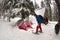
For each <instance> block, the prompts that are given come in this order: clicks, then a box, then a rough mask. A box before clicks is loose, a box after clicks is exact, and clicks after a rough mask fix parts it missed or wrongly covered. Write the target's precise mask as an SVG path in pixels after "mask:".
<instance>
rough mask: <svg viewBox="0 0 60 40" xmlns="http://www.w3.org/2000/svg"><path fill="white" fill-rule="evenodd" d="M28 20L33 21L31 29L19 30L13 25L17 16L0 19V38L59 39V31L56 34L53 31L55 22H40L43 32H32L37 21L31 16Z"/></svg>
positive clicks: (19, 39)
mask: <svg viewBox="0 0 60 40" xmlns="http://www.w3.org/2000/svg"><path fill="white" fill-rule="evenodd" d="M31 17H32V18H30V20H32V22H33V23H34V24H33V25H32V27H33V29H29V30H28V31H25V30H20V29H18V27H17V26H15V23H16V21H17V20H18V19H19V18H15V19H12V20H11V22H7V21H2V20H0V40H60V33H59V34H58V35H56V34H55V32H54V26H55V24H56V23H57V22H50V21H49V23H48V24H47V25H44V24H42V29H43V33H39V35H37V34H33V33H32V31H33V32H35V27H36V25H37V22H36V20H35V18H34V17H33V16H31Z"/></svg>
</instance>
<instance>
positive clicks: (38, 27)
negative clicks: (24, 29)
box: [36, 25, 39, 33]
mask: <svg viewBox="0 0 60 40" xmlns="http://www.w3.org/2000/svg"><path fill="white" fill-rule="evenodd" d="M38 28H39V25H37V27H36V33H38Z"/></svg>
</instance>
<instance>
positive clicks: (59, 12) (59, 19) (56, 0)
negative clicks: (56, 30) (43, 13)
mask: <svg viewBox="0 0 60 40" xmlns="http://www.w3.org/2000/svg"><path fill="white" fill-rule="evenodd" d="M55 2H56V4H57V8H58V23H59V24H60V0H55Z"/></svg>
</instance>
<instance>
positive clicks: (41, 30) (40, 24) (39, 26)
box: [39, 24, 42, 32]
mask: <svg viewBox="0 0 60 40" xmlns="http://www.w3.org/2000/svg"><path fill="white" fill-rule="evenodd" d="M39 28H40V32H42V28H41V24H39Z"/></svg>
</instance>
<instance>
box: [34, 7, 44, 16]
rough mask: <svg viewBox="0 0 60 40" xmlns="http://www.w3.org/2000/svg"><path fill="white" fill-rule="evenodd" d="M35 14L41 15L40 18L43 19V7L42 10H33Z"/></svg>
mask: <svg viewBox="0 0 60 40" xmlns="http://www.w3.org/2000/svg"><path fill="white" fill-rule="evenodd" d="M35 13H36V14H37V15H41V16H43V17H44V13H45V7H44V8H41V9H36V10H35Z"/></svg>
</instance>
